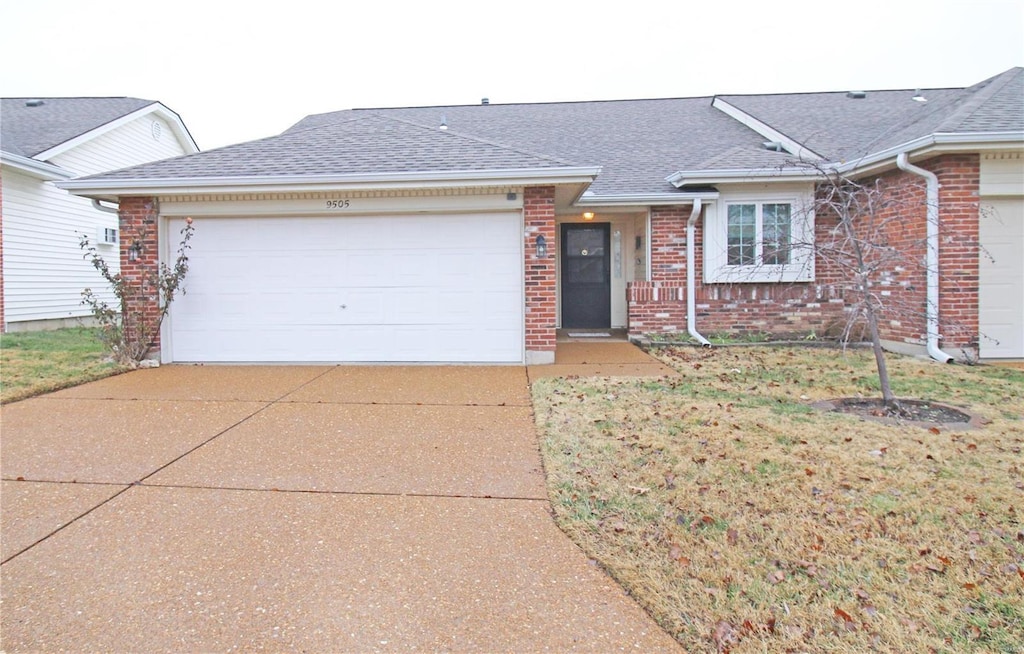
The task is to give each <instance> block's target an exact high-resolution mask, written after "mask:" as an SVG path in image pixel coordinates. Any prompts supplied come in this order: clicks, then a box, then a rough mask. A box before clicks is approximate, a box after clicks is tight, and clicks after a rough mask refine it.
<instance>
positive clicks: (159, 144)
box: [52, 114, 185, 176]
mask: <svg viewBox="0 0 1024 654" xmlns="http://www.w3.org/2000/svg"><path fill="white" fill-rule="evenodd" d="M154 123H156V124H157V125H158V126H159V128H158V134H159V137H158V138H153V124H154ZM182 154H185V151H184V150H183V149H182V147H181V144H180V143H178V139H177V138H175V136H174V132H173V131H171V126H170V125H169V124H168V123H167V121H166V120H164V119H163V118H160V117H158V116H157V115H156V114H149V115H147V116H142V117H141V118H136V119H135V120H133V121H131V122H130V123H128V124H126V125H122V126H120V127H118V128H117V129H114V130H111V131H109V132H107V133H105V134H101V135H100V136H98V137H96V138H95V139H92V140H91V141H86V142H85V143H82V144H81V145H79V146H77V147H75V148H72V149H71V150H68V151H67V152H64V153H61V154H59V155H57V156H56V157H54V158H53V160H52V163H55V164H57V165H58V166H60V167H62V168H64V169H66V170H69V171H70V172H72V173H74V174H75V175H76V176H83V175H93V174H96V173H101V172H105V171H108V170H117V169H119V168H127V167H129V166H136V165H139V164H144V163H149V162H150V161H158V160H160V159H167V158H170V157H176V156H178V155H182Z"/></svg>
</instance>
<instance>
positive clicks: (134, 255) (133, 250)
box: [128, 240, 142, 261]
mask: <svg viewBox="0 0 1024 654" xmlns="http://www.w3.org/2000/svg"><path fill="white" fill-rule="evenodd" d="M140 256H142V242H141V241H138V240H136V241H134V242H133V243H132V244H131V245H129V246H128V261H138V260H139V257H140Z"/></svg>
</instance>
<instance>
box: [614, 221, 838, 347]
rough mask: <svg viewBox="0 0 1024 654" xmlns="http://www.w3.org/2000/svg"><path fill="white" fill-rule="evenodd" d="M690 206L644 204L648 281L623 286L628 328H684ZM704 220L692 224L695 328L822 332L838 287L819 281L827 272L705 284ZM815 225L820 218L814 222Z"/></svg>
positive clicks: (833, 313) (830, 323) (833, 319)
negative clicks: (810, 279) (795, 278)
mask: <svg viewBox="0 0 1024 654" xmlns="http://www.w3.org/2000/svg"><path fill="white" fill-rule="evenodd" d="M690 211H691V209H690V207H689V206H683V207H652V208H651V277H652V279H651V281H649V282H648V281H643V282H632V283H630V284H628V285H627V289H626V301H627V307H628V313H629V315H628V321H629V323H628V324H629V334H630V335H631V336H640V335H642V334H650V333H666V332H667V333H673V332H685V331H686V223H687V221H688V220H689V217H690ZM703 223H704V221H703V220H702V219H699V220H698V221H697V224H696V225H695V229H694V237H695V242H694V251H695V256H696V260H695V261H694V269H695V277H696V284H695V289H696V297H695V304H696V311H697V315H696V322H697V329H698V331H700V332H701V333H702V334H704V335H705V336H707V335H708V334H715V333H726V334H732V335H745V334H761V333H770V334H773V335H776V336H780V337H783V336H796V335H805V334H808V333H810V332H816V333H818V334H824V333H826V332H829V331H831V330H834V329H836V325H837V324H840V323H841V321H842V315H843V301H842V297H841V294H838V293H837V292H836V291H834V290H833V289H831V288H830V287H829V285H828V284H827V283H822V281H823V280H827V279H829V277H830V274H829V271H827V270H826V271H822V270H818V271H817V277H818V281H816V282H815V283H784V284H769V283H756V284H705V283H704V281H703V276H704V257H703V241H704V239H703V234H704V225H703ZM816 229H817V231H819V232H822V231H824V230H827V229H828V227H827V224H825V223H822V222H821V221H818V222H817V223H816Z"/></svg>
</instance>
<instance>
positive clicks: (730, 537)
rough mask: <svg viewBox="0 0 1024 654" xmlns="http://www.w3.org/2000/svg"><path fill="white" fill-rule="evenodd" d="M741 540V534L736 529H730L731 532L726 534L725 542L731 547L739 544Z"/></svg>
mask: <svg viewBox="0 0 1024 654" xmlns="http://www.w3.org/2000/svg"><path fill="white" fill-rule="evenodd" d="M739 539H740V535H739V532H737V531H736V530H735V529H730V530H729V531H727V532H725V540H726V542H728V543H729V544H730V545H735V544H736V543H737V542H739Z"/></svg>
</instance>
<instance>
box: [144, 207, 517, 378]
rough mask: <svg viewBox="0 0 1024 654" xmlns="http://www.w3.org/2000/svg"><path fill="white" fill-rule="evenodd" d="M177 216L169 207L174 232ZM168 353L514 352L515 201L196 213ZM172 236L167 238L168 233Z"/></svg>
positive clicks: (370, 357) (272, 357)
mask: <svg viewBox="0 0 1024 654" xmlns="http://www.w3.org/2000/svg"><path fill="white" fill-rule="evenodd" d="M181 225H182V223H181V221H171V224H170V226H169V227H170V229H169V230H168V233H169V234H171V235H175V236H176V235H177V234H178V230H179V229H180V227H181ZM195 227H196V232H195V236H194V237H193V239H192V246H193V247H192V251H191V253H190V256H189V264H190V269H189V274H188V276H187V278H186V280H185V286H186V289H187V293H186V294H185V295H184V296H181V297H180V298H179V299H177V300H176V301H175V303H174V304H173V305H172V307H171V313H170V316H169V329H168V332H169V334H168V335H169V337H170V338H169V341H170V342H169V343H165V345H164V347H165V349H168V348H169V350H170V352H171V356H170V357H169V358H170V360H173V361H182V362H185V361H209V362H217V361H221V362H261V361H267V362H271V361H274V362H345V361H351V362H357V361H391V362H502V363H519V362H521V361H522V360H523V290H522V289H523V264H522V261H523V260H522V250H521V248H522V227H521V218H520V216H519V215H518V214H514V213H495V214H472V215H468V214H467V215H415V216H363V217H358V216H355V217H353V216H343V217H330V218H328V217H324V218H202V219H197V220H196V221H195ZM172 240H173V239H172Z"/></svg>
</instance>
